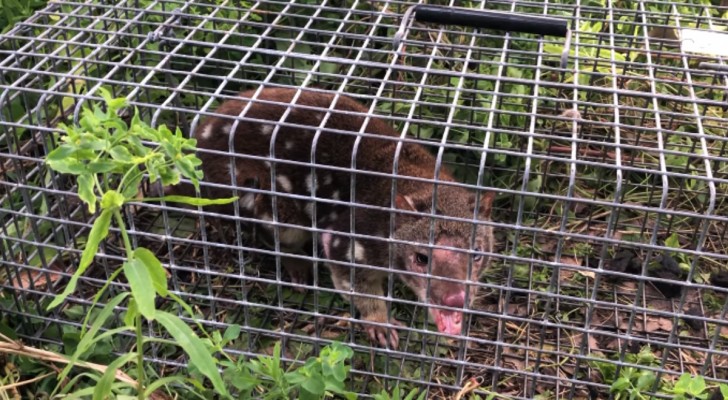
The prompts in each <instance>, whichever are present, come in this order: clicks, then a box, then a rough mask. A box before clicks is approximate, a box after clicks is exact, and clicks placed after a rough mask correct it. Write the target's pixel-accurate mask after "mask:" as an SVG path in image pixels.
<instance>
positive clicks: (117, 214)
mask: <svg viewBox="0 0 728 400" xmlns="http://www.w3.org/2000/svg"><path fill="white" fill-rule="evenodd" d="M114 218H115V219H116V223H117V224H118V225H119V231H120V232H121V237H122V239H123V241H124V248H125V249H126V258H127V262H128V261H129V260H131V259H133V258H134V251H133V250H132V248H131V240H129V234H128V233H127V231H126V225H124V219H123V218H122V217H121V211H120V209H116V210H114ZM135 325H136V342H137V343H136V347H137V349H136V350H137V386H138V387H137V396H138V397H139V400H144V348H143V346H144V333H143V332H142V315H141V314H137V316H136V318H135Z"/></svg>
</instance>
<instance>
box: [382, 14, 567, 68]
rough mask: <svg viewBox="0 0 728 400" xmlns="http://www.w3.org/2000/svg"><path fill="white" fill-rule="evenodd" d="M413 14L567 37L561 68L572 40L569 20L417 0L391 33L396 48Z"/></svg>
mask: <svg viewBox="0 0 728 400" xmlns="http://www.w3.org/2000/svg"><path fill="white" fill-rule="evenodd" d="M412 14H414V19H415V20H416V21H419V22H432V23H437V24H442V25H460V26H469V27H472V28H482V29H493V30H502V31H510V32H524V33H534V34H538V35H544V36H561V37H566V38H567V40H566V45H565V47H564V52H563V53H562V55H561V68H566V61H567V57H568V54H569V44H570V42H571V41H570V40H569V37H570V34H569V22H568V21H567V20H565V19H561V18H552V17H545V16H542V15H532V14H518V13H509V12H504V11H494V10H474V9H470V8H462V7H446V6H434V5H429V4H418V5H415V6H412V7H410V8H408V9H407V11H405V13H404V16H403V17H402V23H401V25H400V27H399V30H398V31H397V33H395V35H394V39H393V44H394V48H395V49H397V48H399V44H400V43H401V41H402V38H403V37H404V35H405V31H406V29H407V25H408V24H409V20H410V18H411V17H412Z"/></svg>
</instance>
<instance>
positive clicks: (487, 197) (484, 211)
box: [472, 191, 495, 218]
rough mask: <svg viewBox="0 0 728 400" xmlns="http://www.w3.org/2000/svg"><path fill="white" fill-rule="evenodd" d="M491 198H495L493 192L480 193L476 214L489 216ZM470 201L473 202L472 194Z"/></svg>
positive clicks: (491, 204) (491, 203)
mask: <svg viewBox="0 0 728 400" xmlns="http://www.w3.org/2000/svg"><path fill="white" fill-rule="evenodd" d="M476 196H477V195H476ZM493 199H495V192H490V191H488V192H485V193H483V194H481V196H480V203H479V209H478V214H480V215H481V216H483V217H486V218H490V213H491V208H492V207H493ZM472 201H473V203H474V202H475V196H473V200H472Z"/></svg>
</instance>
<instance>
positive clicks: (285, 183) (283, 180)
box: [276, 175, 293, 192]
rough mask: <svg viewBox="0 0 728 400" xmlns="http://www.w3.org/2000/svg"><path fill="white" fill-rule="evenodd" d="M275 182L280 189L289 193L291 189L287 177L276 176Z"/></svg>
mask: <svg viewBox="0 0 728 400" xmlns="http://www.w3.org/2000/svg"><path fill="white" fill-rule="evenodd" d="M276 182H278V185H280V187H281V189H283V190H284V191H286V192H290V191H291V190H292V189H293V185H292V184H291V180H290V179H288V177H287V176H285V175H278V177H277V178H276Z"/></svg>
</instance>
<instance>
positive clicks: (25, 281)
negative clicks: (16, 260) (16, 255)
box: [13, 263, 73, 290]
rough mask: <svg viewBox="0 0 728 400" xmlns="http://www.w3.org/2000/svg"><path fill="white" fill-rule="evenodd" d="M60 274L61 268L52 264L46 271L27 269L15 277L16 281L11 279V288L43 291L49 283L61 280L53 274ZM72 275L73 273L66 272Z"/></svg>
mask: <svg viewBox="0 0 728 400" xmlns="http://www.w3.org/2000/svg"><path fill="white" fill-rule="evenodd" d="M53 271H55V272H60V271H61V268H60V267H59V266H58V265H57V264H56V263H53V264H51V265H49V266H48V269H46V270H36V269H32V270H31V269H28V270H24V271H22V272H20V273H19V274H18V276H17V278H18V279H13V287H15V288H16V289H30V288H34V289H35V290H43V289H45V288H46V286H47V285H48V283H49V281H50V283H55V282H57V281H58V280H59V279H61V278H62V275H60V274H57V273H54V272H53ZM68 272H69V273H72V272H73V271H68Z"/></svg>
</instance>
